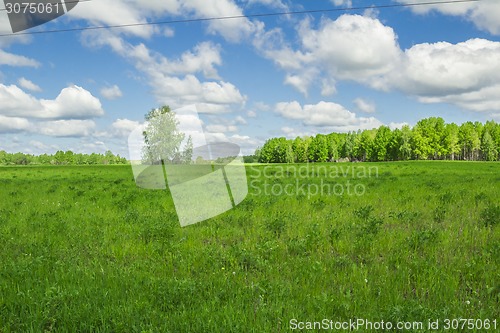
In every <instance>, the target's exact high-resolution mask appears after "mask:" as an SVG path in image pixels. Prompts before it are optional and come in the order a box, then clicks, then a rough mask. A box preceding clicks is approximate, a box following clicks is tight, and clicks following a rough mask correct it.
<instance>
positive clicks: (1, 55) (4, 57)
mask: <svg viewBox="0 0 500 333" xmlns="http://www.w3.org/2000/svg"><path fill="white" fill-rule="evenodd" d="M0 65H8V66H16V67H39V66H40V63H39V62H38V61H36V60H34V59H31V58H28V57H25V56H21V55H17V54H12V53H8V52H5V51H4V50H1V49H0Z"/></svg>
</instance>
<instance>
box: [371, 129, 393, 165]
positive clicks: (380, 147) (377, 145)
mask: <svg viewBox="0 0 500 333" xmlns="http://www.w3.org/2000/svg"><path fill="white" fill-rule="evenodd" d="M391 136H392V135H391V129H390V128H389V127H387V126H380V127H379V128H378V130H377V134H376V135H375V138H374V140H373V151H372V160H373V161H386V160H388V159H389V156H388V153H387V151H388V147H389V144H390V141H391Z"/></svg>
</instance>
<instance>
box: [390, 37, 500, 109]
mask: <svg viewBox="0 0 500 333" xmlns="http://www.w3.org/2000/svg"><path fill="white" fill-rule="evenodd" d="M479 59H480V61H478V60H479ZM403 64H404V66H402V68H401V69H400V70H399V71H395V72H394V73H392V74H391V75H390V76H389V81H390V82H391V84H392V85H393V86H394V87H397V88H398V89H400V90H402V91H403V92H405V93H407V94H409V95H414V96H417V97H418V99H419V100H420V101H421V102H423V103H443V102H444V103H450V104H455V105H458V106H460V107H462V108H465V109H468V110H472V111H488V110H496V111H500V94H499V93H500V83H499V82H500V42H492V41H488V40H485V39H471V40H468V41H466V42H462V43H458V44H450V43H446V42H440V43H434V44H418V45H415V46H413V47H412V48H410V49H408V50H406V52H405V55H404V61H403Z"/></svg>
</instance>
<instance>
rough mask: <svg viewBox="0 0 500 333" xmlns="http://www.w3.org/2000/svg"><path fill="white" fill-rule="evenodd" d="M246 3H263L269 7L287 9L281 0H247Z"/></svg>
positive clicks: (251, 4) (250, 4)
mask: <svg viewBox="0 0 500 333" xmlns="http://www.w3.org/2000/svg"><path fill="white" fill-rule="evenodd" d="M248 5H249V6H253V5H263V6H267V7H271V8H277V9H282V10H288V6H287V5H285V4H284V3H283V1H281V0H248Z"/></svg>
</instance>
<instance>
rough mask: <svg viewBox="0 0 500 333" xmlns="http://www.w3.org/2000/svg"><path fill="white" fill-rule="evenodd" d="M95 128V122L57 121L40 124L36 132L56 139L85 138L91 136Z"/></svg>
mask: <svg viewBox="0 0 500 333" xmlns="http://www.w3.org/2000/svg"><path fill="white" fill-rule="evenodd" d="M95 126H96V125H95V122H94V121H93V120H78V119H70V120H55V121H44V122H40V123H38V124H37V125H36V129H35V131H36V132H37V133H40V134H43V135H47V136H54V137H83V136H88V135H90V134H91V133H92V132H93V131H94V129H95Z"/></svg>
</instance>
